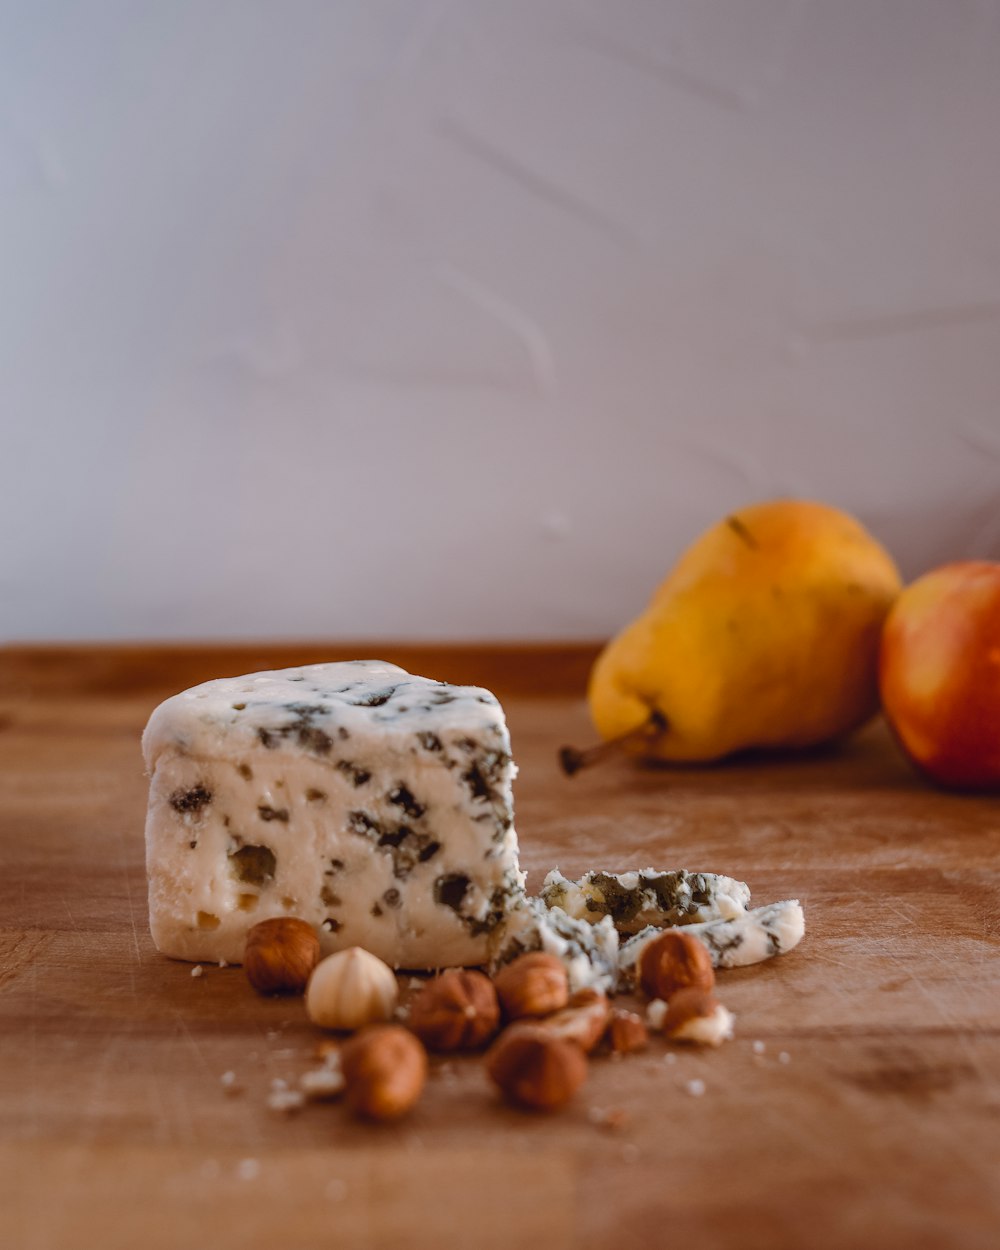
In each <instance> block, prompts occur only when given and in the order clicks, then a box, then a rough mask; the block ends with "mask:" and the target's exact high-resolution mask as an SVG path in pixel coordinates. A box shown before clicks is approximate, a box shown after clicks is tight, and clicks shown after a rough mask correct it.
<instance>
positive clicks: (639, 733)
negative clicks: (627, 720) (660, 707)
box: [559, 710, 669, 777]
mask: <svg viewBox="0 0 1000 1250" xmlns="http://www.w3.org/2000/svg"><path fill="white" fill-rule="evenodd" d="M668 727H669V721H668V720H667V718H666V717H665V716H664V715H663V713H662V712H657V711H655V710H654V711H652V712H650V714H649V716H648V717H647V719H646V720H644V721H643V722H642V724H641V725H637V726H636V727H635V729H629V730H627V731H626V732H625V733H623V734H619V735H618V736H617V737H616V738H607V739H605V741H604V742H598V743H596V744H595V745H594V746H592V747H586V748H585V749H583V750H580V749H579V748H578V747H560V748H559V763H560V765H561V767H562V770H563V772H564V773H565V774H566V776H567V777H573V776H575V774H576V773H578V772H579V771H580V770H581V768H589V767H590V766H591V764H599V763H600V762H601V760H604V759H607V758H608V756H609V755H611V756H613V755H617V754H619V752H620V751H621V749H622V747H625V746H628V744H629V743H631V742H638V741H639V740H640V739H649V738H655V737H656V735H657V734H661V733H663V732H664V731H665V730H666V729H667V728H668Z"/></svg>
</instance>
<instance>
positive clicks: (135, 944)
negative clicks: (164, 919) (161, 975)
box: [118, 830, 142, 996]
mask: <svg viewBox="0 0 1000 1250" xmlns="http://www.w3.org/2000/svg"><path fill="white" fill-rule="evenodd" d="M118 837H119V842H120V843H121V844H122V860H121V864H122V875H123V877H124V878H125V897H126V899H127V901H128V918H129V922H130V923H131V925H132V949H133V950H134V952H135V962H136V963H137V964H138V963H141V962H142V952H141V951H140V949H139V930H138V928H137V927H136V923H135V901H134V899H133V898H132V883H131V881H130V880H129V875H128V873H129V870H128V860H127V852H128V847H127V846H125V845H124V843H125V834H124V831H123V830H120V831H119V835H118ZM130 973H131V980H132V994H133V996H134V995H135V971H134V969H131V968H130Z"/></svg>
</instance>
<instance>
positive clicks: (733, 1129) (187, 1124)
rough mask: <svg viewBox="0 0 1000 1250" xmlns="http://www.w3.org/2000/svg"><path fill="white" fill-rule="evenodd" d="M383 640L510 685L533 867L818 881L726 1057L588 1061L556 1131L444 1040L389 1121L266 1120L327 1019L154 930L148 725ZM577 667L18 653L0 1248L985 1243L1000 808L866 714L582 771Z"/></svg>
mask: <svg viewBox="0 0 1000 1250" xmlns="http://www.w3.org/2000/svg"><path fill="white" fill-rule="evenodd" d="M373 652H375V653H377V654H379V655H380V656H382V657H384V658H386V659H391V660H395V661H397V662H399V663H402V664H404V665H405V666H407V667H410V668H412V669H413V670H414V671H418V672H425V673H428V674H429V675H432V676H435V677H441V678H445V679H451V680H464V681H478V682H480V683H482V684H486V685H491V686H492V687H493V688H494V689H496V690H497V692H498V694H500V696H501V697H502V698H503V700H504V703H505V706H506V709H507V713H508V717H509V721H510V726H511V733H512V736H513V741H514V749H515V755H516V758H517V760H518V762H519V764H520V768H521V773H520V776H519V778H518V780H517V783H516V801H517V825H518V829H519V832H520V837H521V844H522V857H523V863H524V864H525V866H526V867H527V868H528V869H529V874H530V875H529V886H531V887H537V886H538V885H539V883H540V881H541V878H542V876H543V875H544V873H545V872H546V871H547V870H548V869H549V868H550V867H552V866H554V865H559V866H560V867H561V868H562V869H563V871H565V872H567V873H569V874H570V875H575V874H578V873H580V872H582V871H584V870H585V869H587V868H590V867H606V868H611V869H624V868H628V867H641V866H645V865H647V864H653V865H657V866H659V867H687V868H692V869H697V868H702V869H713V870H717V871H722V872H726V873H730V874H732V875H734V876H738V877H742V878H743V879H745V880H746V881H748V882H749V884H750V886H751V887H752V890H753V895H754V901H755V902H757V903H763V902H768V901H771V900H775V899H779V898H787V897H798V898H799V899H801V901H802V902H803V904H804V906H805V912H806V920H807V931H806V937H805V939H804V941H803V942H802V944H801V946H800V947H799V948H798V949H797V950H795V951H794V952H792V953H791V954H789V955H787V956H785V957H783V958H781V959H777V960H773V961H771V962H770V963H767V964H764V965H761V966H759V967H756V968H748V969H742V970H735V971H732V972H728V973H724V974H722V975H721V976H720V986H719V990H720V996H721V997H722V999H723V1000H724V1002H725V1003H726V1004H727V1005H728V1006H729V1007H730V1008H731V1009H732V1010H733V1011H734V1012H735V1014H736V1017H737V1038H736V1040H735V1041H733V1042H731V1043H729V1044H727V1045H726V1046H724V1047H722V1048H721V1049H720V1050H718V1051H712V1052H711V1053H706V1052H704V1051H695V1050H685V1049H681V1048H679V1047H673V1048H668V1046H667V1045H666V1044H665V1043H664V1042H663V1041H662V1039H657V1040H655V1041H654V1044H653V1045H652V1046H651V1048H650V1049H649V1050H648V1051H647V1052H646V1053H645V1054H642V1055H639V1056H635V1057H632V1058H628V1059H624V1060H621V1061H618V1062H613V1061H611V1060H608V1059H605V1060H599V1061H595V1062H594V1063H593V1065H592V1069H591V1075H590V1078H589V1080H588V1083H587V1085H586V1086H585V1087H584V1090H583V1091H582V1093H581V1095H580V1096H579V1097H578V1100H577V1101H576V1102H575V1104H573V1105H572V1106H571V1107H570V1108H569V1109H567V1110H566V1111H564V1112H563V1113H561V1114H559V1115H556V1116H554V1117H550V1118H539V1117H533V1116H529V1115H524V1114H520V1113H518V1112H516V1111H513V1110H511V1109H509V1108H507V1107H505V1106H503V1105H501V1104H500V1103H498V1101H497V1100H496V1098H495V1097H494V1095H493V1093H492V1092H491V1090H490V1088H489V1087H488V1085H487V1082H486V1080H485V1077H484V1074H483V1071H482V1067H481V1064H480V1062H479V1061H478V1060H477V1059H474V1058H473V1059H460V1060H459V1059H449V1060H447V1061H442V1060H435V1062H434V1070H433V1074H432V1078H431V1081H430V1084H429V1087H428V1089H427V1091H426V1093H425V1096H424V1098H423V1100H422V1102H421V1104H420V1105H419V1106H418V1108H417V1109H416V1111H415V1112H414V1114H413V1115H412V1116H411V1117H410V1118H409V1119H407V1120H405V1121H404V1122H402V1123H399V1124H397V1125H395V1126H392V1127H373V1126H368V1125H364V1124H359V1123H356V1122H354V1121H353V1120H351V1119H350V1118H349V1117H348V1116H347V1114H346V1112H345V1110H344V1109H343V1108H342V1107H340V1106H337V1105H314V1106H310V1107H308V1108H306V1110H305V1111H303V1112H302V1113H301V1114H298V1115H295V1116H292V1117H287V1118H286V1117H282V1116H279V1115H276V1114H275V1113H274V1112H272V1111H269V1110H268V1109H267V1106H266V1097H267V1093H268V1090H269V1087H270V1084H271V1082H272V1080H275V1079H279V1080H288V1081H293V1080H294V1079H295V1078H296V1077H297V1075H298V1074H299V1073H300V1072H302V1071H303V1070H304V1069H305V1068H306V1067H308V1066H309V1064H310V1057H311V1054H312V1051H313V1047H314V1045H315V1042H316V1033H315V1031H314V1030H313V1029H312V1028H311V1027H310V1026H309V1025H308V1024H307V1023H306V1021H305V1019H304V1015H303V1011H302V1007H301V1003H300V1002H299V1001H290V1002H289V1001H274V1000H265V999H262V998H259V997H257V995H255V994H254V993H252V992H251V990H250V989H249V987H248V985H247V984H246V982H245V980H244V978H243V975H242V972H241V971H240V970H239V969H237V968H215V967H208V968H205V970H204V974H203V975H202V976H201V977H199V978H192V976H191V968H190V966H189V965H186V964H183V963H177V962H173V961H171V960H168V959H164V958H162V957H161V956H160V955H158V954H157V952H156V950H155V949H154V947H153V945H152V942H151V941H150V938H149V934H148V930H147V924H146V898H145V875H144V869H143V839H142V827H143V816H144V809H145V796H146V782H145V779H144V777H143V773H142V762H141V758H140V754H139V741H138V740H139V734H140V732H141V730H142V727H143V724H144V723H145V720H146V718H147V716H148V714H149V712H150V711H151V710H152V708H153V706H154V705H155V704H156V703H157V702H158V701H159V700H160V699H161V698H163V697H165V696H166V695H167V694H170V693H172V692H173V691H175V690H177V689H180V688H182V687H183V686H186V685H189V684H192V683H193V682H195V681H201V680H204V679H206V678H208V677H211V676H218V675H222V674H226V673H230V674H231V673H239V672H245V671H249V670H252V669H255V668H264V667H269V666H274V665H284V664H291V663H296V662H303V661H307V660H308V661H315V660H319V659H334V658H341V657H344V656H345V654H346V655H349V654H353V655H359V654H370V653H373ZM593 654H594V652H593V648H588V647H581V646H577V647H566V648H507V649H503V648H490V649H483V648H475V647H455V648H427V647H424V648H414V647H391V646H387V645H385V644H379V645H378V646H377V647H375V646H371V645H366V646H363V647H356V648H350V649H345V648H344V647H342V646H338V647H336V648H331V647H329V646H328V645H315V646H307V645H304V644H301V645H295V646H284V647H278V646H273V647H268V646H258V647H249V646H242V647H232V648H212V647H202V648H173V649H168V648H161V649H152V648H144V647H122V648H100V647H89V648H88V647H77V648H40V647H36V648H8V649H7V650H6V651H5V652H2V653H0V682H2V685H0V766H2V777H3V791H2V809H0V811H2V815H0V827H2V834H0V897H2V900H3V904H2V909H0V1057H2V1063H0V1245H2V1246H3V1247H5V1248H8V1250H54V1248H59V1250H62V1248H63V1247H65V1248H66V1250H89V1248H90V1247H94V1248H95V1250H119V1248H121V1250H134V1248H135V1247H139V1246H141V1247H143V1250H160V1248H161V1247H162V1248H164V1250H166V1248H167V1247H170V1248H173V1247H180V1246H184V1245H187V1244H192V1245H194V1244H196V1245H199V1246H212V1247H218V1248H225V1250H228V1248H229V1247H233V1248H234V1250H235V1248H237V1247H239V1250H257V1248H258V1247H260V1248H261V1250H312V1248H313V1247H316V1248H317V1250H318V1248H319V1247H324V1248H325V1247H331V1246H337V1247H355V1246H357V1247H365V1248H368V1247H387V1248H388V1247H392V1248H393V1250H395V1248H398V1247H418V1248H419V1247H425V1246H426V1247H431V1246H435V1247H438V1246H452V1245H454V1246H463V1247H470V1248H473V1250H482V1248H488V1247H504V1248H505V1250H506V1248H508V1247H511V1246H522V1247H526V1248H527V1247H533V1246H536V1245H538V1246H541V1245H545V1246H546V1247H567V1248H570V1247H572V1248H573V1250H589V1248H590V1247H594V1248H597V1247H606V1246H609V1245H613V1246H618V1247H628V1248H635V1247H647V1246H648V1247H661V1246H668V1245H670V1246H674V1245H686V1246H694V1245H698V1246H706V1247H709V1248H721V1250H727V1248H728V1247H737V1246H740V1247H748V1246H749V1247H754V1246H767V1247H769V1248H771V1250H780V1248H783V1247H788V1250H801V1248H803V1247H810V1248H811V1250H816V1248H822V1247H854V1246H859V1245H862V1244H867V1243H869V1242H871V1243H872V1244H874V1245H878V1246H880V1247H882V1248H887V1247H900V1248H901V1250H902V1248H904V1247H905V1248H906V1250H920V1248H921V1247H927V1248H928V1250H930V1248H931V1247H933V1248H934V1250H939V1248H940V1247H942V1246H946V1247H962V1248H965V1247H970V1248H971V1247H983V1248H984V1250H985V1248H986V1247H990V1248H991V1250H993V1248H995V1247H996V1246H997V1245H1000V887H998V871H997V866H998V863H1000V803H998V801H997V799H996V798H988V797H964V796H957V795H949V794H944V793H940V792H937V791H935V790H933V789H931V788H929V787H928V786H926V785H925V784H923V783H922V782H921V781H919V780H918V779H917V778H916V777H915V776H914V775H913V774H912V773H911V772H910V771H909V769H908V767H907V765H906V764H905V763H904V762H903V761H902V760H901V758H900V757H899V756H898V754H897V753H896V751H895V749H894V747H893V746H892V744H891V742H890V741H889V739H888V737H887V735H886V733H885V731H884V729H883V728H882V727H881V726H878V725H876V726H874V727H872V728H871V729H869V730H867V731H865V732H864V733H862V734H861V735H859V736H858V737H856V738H855V739H854V740H853V741H851V742H850V743H849V744H847V745H846V746H844V747H843V748H841V749H840V750H837V751H830V752H826V753H817V754H814V755H811V756H809V757H806V758H799V759H783V760H778V759H769V760H756V761H749V760H743V761H739V762H736V763H732V764H729V765H726V766H724V767H715V768H704V769H693V768H688V769H670V770H667V769H663V770H648V769H645V770H644V769H641V768H638V767H635V766H633V765H630V764H628V763H627V762H620V763H613V764H611V763H609V764H608V765H607V766H605V767H604V768H603V769H601V770H599V771H597V770H595V771H594V772H592V773H586V774H583V775H580V776H578V777H577V778H575V779H573V780H572V781H570V780H567V779H566V778H564V777H563V776H561V774H560V773H559V771H558V768H557V766H556V750H557V748H558V747H559V746H560V745H561V744H562V743H564V742H566V741H571V742H577V743H582V742H586V741H587V740H588V739H589V737H590V730H589V728H588V723H587V717H586V710H585V707H584V704H583V701H582V697H581V691H582V689H583V683H584V680H585V676H586V672H587V668H588V666H589V663H590V661H591V659H592V657H593ZM755 1043H756V1045H755ZM226 1072H233V1073H235V1074H236V1080H237V1083H238V1089H239V1092H237V1093H236V1094H227V1092H226V1090H225V1089H224V1087H223V1084H222V1082H221V1080H220V1078H221V1077H222V1075H223V1073H226ZM692 1082H701V1083H703V1092H701V1093H700V1094H699V1093H696V1092H695V1091H697V1090H699V1089H701V1086H700V1085H698V1084H694V1085H692ZM609 1113H613V1114H610V1119H611V1123H610V1124H609ZM612 1125H614V1126H612Z"/></svg>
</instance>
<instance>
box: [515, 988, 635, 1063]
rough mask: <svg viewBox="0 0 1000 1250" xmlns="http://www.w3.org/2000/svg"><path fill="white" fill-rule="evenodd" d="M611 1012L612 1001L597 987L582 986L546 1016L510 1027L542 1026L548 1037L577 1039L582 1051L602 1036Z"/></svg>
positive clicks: (592, 1045)
mask: <svg viewBox="0 0 1000 1250" xmlns="http://www.w3.org/2000/svg"><path fill="white" fill-rule="evenodd" d="M610 1015H611V1004H610V1003H609V1002H608V1000H607V997H606V996H605V995H604V994H602V993H601V992H600V991H599V990H593V989H583V990H577V992H576V993H575V994H573V995H571V996H570V1000H569V1002H568V1003H567V1004H566V1006H565V1007H563V1009H562V1010H561V1011H557V1012H555V1014H554V1015H551V1016H546V1017H545V1019H544V1020H539V1021H537V1022H536V1021H530V1022H529V1021H525V1022H524V1023H523V1024H521V1023H517V1024H514V1025H513V1026H512V1028H539V1029H544V1030H545V1032H546V1033H547V1034H548V1035H549V1036H551V1037H560V1038H562V1039H563V1041H567V1042H576V1044H577V1045H578V1046H579V1047H580V1049H581V1050H582V1051H583V1052H584V1053H585V1054H588V1055H589V1054H590V1052H591V1051H592V1050H593V1049H594V1047H595V1046H596V1045H597V1043H598V1042H599V1041H600V1040H601V1038H602V1037H603V1036H604V1031H605V1029H606V1028H607V1027H608V1018H609V1017H610Z"/></svg>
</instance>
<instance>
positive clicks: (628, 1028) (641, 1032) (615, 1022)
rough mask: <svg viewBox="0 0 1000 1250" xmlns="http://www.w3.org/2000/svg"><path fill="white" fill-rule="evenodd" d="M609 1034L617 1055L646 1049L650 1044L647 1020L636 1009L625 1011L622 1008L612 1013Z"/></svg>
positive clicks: (612, 1048) (613, 1050)
mask: <svg viewBox="0 0 1000 1250" xmlns="http://www.w3.org/2000/svg"><path fill="white" fill-rule="evenodd" d="M607 1036H608V1041H609V1042H610V1044H611V1050H612V1052H613V1053H614V1054H616V1055H630V1054H632V1052H633V1051H636V1050H645V1049H646V1047H647V1046H648V1045H649V1029H648V1028H647V1027H646V1021H645V1020H643V1018H642V1016H638V1015H636V1013H635V1012H634V1011H623V1010H622V1009H621V1008H616V1009H615V1010H614V1011H613V1012H612V1013H611V1022H610V1023H609V1025H608V1034H607Z"/></svg>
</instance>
